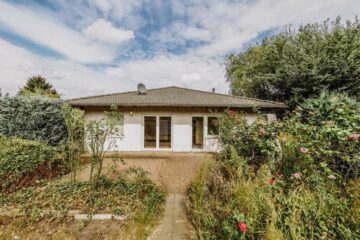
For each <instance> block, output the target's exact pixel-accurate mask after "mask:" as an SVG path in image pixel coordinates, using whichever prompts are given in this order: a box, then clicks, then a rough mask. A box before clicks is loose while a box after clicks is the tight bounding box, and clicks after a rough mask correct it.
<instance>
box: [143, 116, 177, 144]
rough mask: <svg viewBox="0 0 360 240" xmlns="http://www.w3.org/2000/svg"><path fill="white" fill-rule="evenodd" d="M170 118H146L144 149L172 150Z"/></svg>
mask: <svg viewBox="0 0 360 240" xmlns="http://www.w3.org/2000/svg"><path fill="white" fill-rule="evenodd" d="M171 139H172V124H171V117H170V116H144V145H143V146H144V149H171V147H172V144H171V142H172V141H171Z"/></svg>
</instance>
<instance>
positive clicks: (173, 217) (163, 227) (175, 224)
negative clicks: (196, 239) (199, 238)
mask: <svg viewBox="0 0 360 240" xmlns="http://www.w3.org/2000/svg"><path fill="white" fill-rule="evenodd" d="M184 201H185V196H184V195H179V194H170V195H169V196H168V197H167V200H166V204H165V213H164V216H163V219H162V220H161V221H160V223H159V225H158V227H157V229H156V230H155V231H154V232H153V234H152V235H151V236H150V237H149V239H152V240H159V239H160V240H162V239H166V240H172V239H179V240H185V239H191V236H192V235H193V232H194V230H193V227H192V225H191V224H190V222H189V220H188V218H187V216H186V211H185V204H184Z"/></svg>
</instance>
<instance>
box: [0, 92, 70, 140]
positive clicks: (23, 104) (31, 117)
mask: <svg viewBox="0 0 360 240" xmlns="http://www.w3.org/2000/svg"><path fill="white" fill-rule="evenodd" d="M62 104H63V101H62V100H53V99H49V98H46V97H41V96H18V97H5V98H0V136H1V135H2V136H6V137H19V138H24V139H29V140H38V141H43V142H46V143H48V144H49V145H53V146H54V145H59V144H61V143H64V142H65V141H66V138H67V131H66V126H65V121H64V116H63V112H62Z"/></svg>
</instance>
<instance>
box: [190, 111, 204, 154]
mask: <svg viewBox="0 0 360 240" xmlns="http://www.w3.org/2000/svg"><path fill="white" fill-rule="evenodd" d="M192 146H193V148H199V149H202V148H203V147H204V118H203V117H193V118H192Z"/></svg>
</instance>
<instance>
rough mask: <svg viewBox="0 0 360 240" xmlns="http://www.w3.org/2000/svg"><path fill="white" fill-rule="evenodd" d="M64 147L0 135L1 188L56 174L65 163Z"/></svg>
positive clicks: (16, 185) (26, 183) (9, 187)
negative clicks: (62, 152) (63, 157)
mask: <svg viewBox="0 0 360 240" xmlns="http://www.w3.org/2000/svg"><path fill="white" fill-rule="evenodd" d="M63 163H64V162H63V161H62V155H61V151H60V150H59V149H58V148H57V147H51V146H48V145H46V144H45V143H42V142H38V141H30V140H24V139H16V138H5V137H0V192H12V191H14V190H17V189H19V188H21V187H23V186H28V185H32V184H33V183H34V182H35V181H36V180H40V179H44V178H52V177H53V176H54V175H55V174H58V173H59V170H60V169H61V168H62V167H64V164H63Z"/></svg>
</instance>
